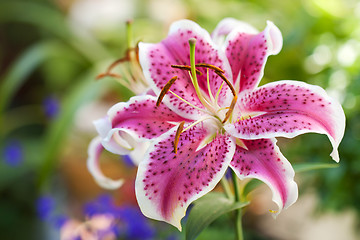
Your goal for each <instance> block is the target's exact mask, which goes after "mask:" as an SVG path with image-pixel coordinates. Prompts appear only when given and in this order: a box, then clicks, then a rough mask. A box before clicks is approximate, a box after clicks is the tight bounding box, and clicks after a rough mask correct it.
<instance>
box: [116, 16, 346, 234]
mask: <svg viewBox="0 0 360 240" xmlns="http://www.w3.org/2000/svg"><path fill="white" fill-rule="evenodd" d="M189 39H190V41H189ZM195 39H196V43H195ZM221 39H223V40H222V41H221ZM220 42H223V45H219V43H220ZM281 47H282V36H281V33H280V31H279V29H278V28H277V27H276V26H275V25H274V24H273V23H272V22H268V23H267V27H266V28H265V30H264V31H263V32H260V33H258V32H257V31H256V30H255V29H254V28H253V27H251V26H249V25H247V24H244V23H242V22H239V21H236V20H233V19H225V20H223V21H222V22H220V23H219V25H218V27H217V28H216V29H215V31H214V33H213V35H212V37H211V36H210V35H209V33H208V32H207V31H205V30H204V29H202V28H201V27H200V26H198V25H197V24H196V23H194V22H192V21H189V20H181V21H178V22H176V23H174V24H173V25H172V26H171V28H170V31H169V34H168V37H167V38H166V39H164V40H163V41H161V42H160V43H157V44H148V43H140V45H139V56H140V64H141V66H142V69H143V71H144V75H145V78H146V80H147V81H148V82H149V83H150V87H151V88H152V90H153V91H154V93H155V94H156V95H157V96H159V98H158V99H157V98H156V97H154V96H149V95H145V96H136V97H133V98H132V99H130V101H129V102H127V103H119V104H117V105H115V106H114V107H113V108H112V109H111V110H110V111H109V121H110V122H111V127H112V129H117V131H115V132H113V134H115V133H118V132H119V131H120V132H126V133H127V134H130V135H131V136H132V137H134V139H136V141H139V142H142V141H149V140H151V141H150V147H149V149H148V150H147V153H146V154H145V157H144V159H143V160H142V161H141V162H140V164H139V167H138V173H137V177H136V189H135V190H136V196H137V200H138V203H139V206H140V208H141V210H142V212H143V213H144V215H146V216H148V217H150V218H153V219H157V220H162V221H166V222H168V223H170V224H172V225H174V226H176V227H177V228H178V229H179V230H181V224H180V221H181V219H182V217H183V216H184V215H185V212H186V209H187V207H188V206H189V204H190V203H191V202H193V201H195V200H196V199H198V198H200V197H201V196H203V195H205V194H206V193H208V192H209V191H211V190H212V189H213V188H214V187H215V186H216V185H217V183H218V182H219V181H220V179H221V178H222V177H223V175H224V173H225V171H226V169H227V168H228V167H231V168H232V169H233V170H234V172H235V173H236V175H237V176H238V177H239V178H240V179H245V178H257V179H260V180H262V181H263V182H264V183H266V184H267V185H268V186H269V187H270V189H271V190H272V192H273V201H274V202H275V203H276V204H277V205H278V207H279V209H278V211H276V213H275V214H279V213H280V211H281V210H282V209H283V208H287V207H289V206H290V205H291V204H293V203H294V202H295V201H296V199H297V196H298V191H297V185H296V183H295V182H294V170H293V168H292V166H291V164H290V163H289V162H288V161H287V160H286V158H285V157H284V156H283V155H282V154H281V152H280V151H279V148H278V147H277V146H276V139H275V137H295V136H297V135H299V134H303V133H307V132H316V133H321V134H326V135H327V136H328V137H329V139H330V142H331V143H332V145H333V149H334V150H333V152H332V153H331V156H332V158H333V159H334V160H335V161H337V162H338V161H339V156H338V152H337V148H338V145H339V143H340V141H341V139H342V137H343V133H344V128H345V116H344V113H343V110H342V108H341V106H340V104H339V103H338V102H336V101H335V100H333V99H331V98H330V97H329V96H328V95H327V94H326V92H325V91H324V90H323V89H321V88H320V87H317V86H313V85H309V84H306V83H302V82H297V81H279V82H275V83H270V84H266V85H264V86H261V87H258V84H259V81H260V80H261V78H262V76H263V69H264V65H265V62H266V59H267V57H268V56H269V55H274V54H277V53H278V52H279V51H280V50H281ZM195 55H196V56H195ZM169 80H170V81H169ZM162 97H164V98H163V99H162Z"/></svg>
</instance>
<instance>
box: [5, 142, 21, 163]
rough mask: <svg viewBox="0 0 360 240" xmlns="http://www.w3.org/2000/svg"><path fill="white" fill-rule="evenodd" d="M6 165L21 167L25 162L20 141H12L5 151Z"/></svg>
mask: <svg viewBox="0 0 360 240" xmlns="http://www.w3.org/2000/svg"><path fill="white" fill-rule="evenodd" d="M3 156H4V160H5V163H6V164H7V165H9V166H11V167H16V166H18V165H20V164H21V163H22V162H23V160H24V155H23V148H22V146H21V144H20V143H19V142H18V141H10V142H9V143H7V144H6V145H5V147H4V149H3Z"/></svg>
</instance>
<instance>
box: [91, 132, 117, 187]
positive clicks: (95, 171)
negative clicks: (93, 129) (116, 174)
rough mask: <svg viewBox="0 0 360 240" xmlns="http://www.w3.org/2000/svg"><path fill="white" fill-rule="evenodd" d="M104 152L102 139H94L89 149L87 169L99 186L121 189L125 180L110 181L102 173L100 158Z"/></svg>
mask: <svg viewBox="0 0 360 240" xmlns="http://www.w3.org/2000/svg"><path fill="white" fill-rule="evenodd" d="M103 150H104V147H103V146H102V144H101V137H96V138H94V139H93V140H92V141H91V143H90V145H89V149H88V159H87V168H88V170H89V172H90V174H91V175H92V176H93V178H94V180H95V182H96V183H97V184H98V185H99V186H101V187H103V188H105V189H109V190H114V189H117V188H119V187H121V186H122V185H123V183H124V180H123V179H119V180H113V179H110V178H108V177H106V176H105V175H104V174H103V173H102V172H101V169H100V166H99V158H100V154H101V153H102V151H103Z"/></svg>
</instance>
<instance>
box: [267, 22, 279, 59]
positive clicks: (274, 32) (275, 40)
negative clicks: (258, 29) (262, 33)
mask: <svg viewBox="0 0 360 240" xmlns="http://www.w3.org/2000/svg"><path fill="white" fill-rule="evenodd" d="M266 23H267V27H266V30H267V34H268V35H269V39H270V41H271V43H270V44H271V46H270V48H271V49H272V51H271V52H270V54H272V55H276V54H278V53H279V52H280V51H281V48H282V45H283V37H282V34H281V32H280V29H279V28H278V27H277V26H276V25H275V24H274V23H273V22H271V21H267V22H266Z"/></svg>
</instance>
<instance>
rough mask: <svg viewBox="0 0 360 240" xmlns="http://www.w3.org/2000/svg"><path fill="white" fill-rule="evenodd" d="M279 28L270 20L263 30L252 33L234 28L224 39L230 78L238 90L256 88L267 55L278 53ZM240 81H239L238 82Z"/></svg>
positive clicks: (280, 37) (279, 42)
mask: <svg viewBox="0 0 360 240" xmlns="http://www.w3.org/2000/svg"><path fill="white" fill-rule="evenodd" d="M282 41H283V40H282V35H281V32H280V30H279V29H278V28H277V27H276V26H275V25H274V24H273V23H272V22H270V21H268V22H267V27H266V28H265V30H264V31H262V32H261V33H258V34H254V32H253V31H250V32H244V31H242V29H239V30H237V29H235V30H233V31H232V32H230V33H229V35H228V36H227V38H226V40H225V52H226V56H227V58H228V60H229V63H230V66H231V70H232V74H233V76H232V79H233V80H234V85H235V86H236V88H237V89H238V90H239V92H242V91H245V90H252V89H254V88H256V87H257V86H258V84H259V82H260V80H261V78H262V77H263V75H264V67H265V63H266V60H267V58H268V56H269V55H275V54H278V53H279V52H280V50H281V48H282ZM239 81H240V82H239Z"/></svg>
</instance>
